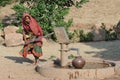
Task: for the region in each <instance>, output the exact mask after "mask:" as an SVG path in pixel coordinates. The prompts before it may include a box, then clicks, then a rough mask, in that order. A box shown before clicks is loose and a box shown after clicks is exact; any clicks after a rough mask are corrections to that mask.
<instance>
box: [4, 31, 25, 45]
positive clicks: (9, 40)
mask: <svg viewBox="0 0 120 80" xmlns="http://www.w3.org/2000/svg"><path fill="white" fill-rule="evenodd" d="M21 44H24V41H23V35H22V34H19V33H10V34H5V45H6V46H8V47H11V46H17V45H21Z"/></svg>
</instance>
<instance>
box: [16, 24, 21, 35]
mask: <svg viewBox="0 0 120 80" xmlns="http://www.w3.org/2000/svg"><path fill="white" fill-rule="evenodd" d="M16 32H17V33H21V34H22V26H19V29H18V30H17V31H16Z"/></svg>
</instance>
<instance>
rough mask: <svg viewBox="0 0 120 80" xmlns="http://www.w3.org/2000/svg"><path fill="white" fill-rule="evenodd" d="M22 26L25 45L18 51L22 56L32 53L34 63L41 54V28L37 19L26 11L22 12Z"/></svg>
mask: <svg viewBox="0 0 120 80" xmlns="http://www.w3.org/2000/svg"><path fill="white" fill-rule="evenodd" d="M22 26H23V39H24V41H25V45H24V47H23V49H22V50H21V51H20V52H19V53H20V55H22V56H23V57H24V58H26V57H27V54H33V56H34V58H35V62H34V64H35V65H36V64H37V63H38V61H39V57H40V56H42V49H41V46H42V36H43V32H42V29H41V27H40V26H39V25H38V23H37V21H36V20H35V19H34V18H33V17H32V16H30V15H29V14H28V13H25V14H23V17H22Z"/></svg>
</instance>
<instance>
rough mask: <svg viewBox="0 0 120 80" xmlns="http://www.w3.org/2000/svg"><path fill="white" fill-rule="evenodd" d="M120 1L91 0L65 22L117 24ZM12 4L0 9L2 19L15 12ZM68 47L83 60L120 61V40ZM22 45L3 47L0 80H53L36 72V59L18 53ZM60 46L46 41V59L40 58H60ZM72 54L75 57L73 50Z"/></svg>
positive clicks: (44, 52) (116, 79)
mask: <svg viewBox="0 0 120 80" xmlns="http://www.w3.org/2000/svg"><path fill="white" fill-rule="evenodd" d="M119 3H120V0H90V2H88V3H86V4H84V6H83V7H82V8H80V9H76V8H74V7H71V9H70V13H69V15H67V16H66V19H70V18H73V22H74V23H75V24H77V23H83V24H99V23H102V22H103V23H106V24H117V22H118V21H119V19H120V10H119V9H120V4H119ZM11 7H12V5H10V6H7V7H3V8H1V9H0V19H2V18H3V17H4V16H9V15H10V14H12V13H14V11H13V10H11V9H10V8H11ZM69 47H75V48H79V49H80V55H81V56H82V57H96V58H102V59H107V60H114V61H118V62H119V61H120V41H118V40H116V41H108V42H106V41H101V42H88V43H71V44H70V45H69ZM21 48H22V46H16V47H5V46H3V45H0V63H1V64H0V80H50V79H47V78H45V77H43V76H41V75H40V74H38V73H37V72H36V71H35V67H36V66H35V65H33V64H32V63H33V60H34V58H33V56H32V55H28V58H26V59H25V58H22V57H21V56H20V55H19V54H18V52H19V51H20V49H21ZM59 49H60V45H59V44H58V43H54V42H49V43H48V42H46V41H45V42H44V45H43V56H42V57H41V58H40V59H45V60H48V58H49V57H50V56H52V55H54V56H56V57H60V53H59ZM69 54H76V52H74V51H70V52H69ZM105 80H120V77H117V78H116V77H111V78H109V79H105Z"/></svg>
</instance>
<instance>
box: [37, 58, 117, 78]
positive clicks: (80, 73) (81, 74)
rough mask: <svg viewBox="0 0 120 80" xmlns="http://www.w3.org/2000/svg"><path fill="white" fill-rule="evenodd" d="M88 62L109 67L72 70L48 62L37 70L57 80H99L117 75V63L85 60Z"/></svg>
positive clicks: (40, 65)
mask: <svg viewBox="0 0 120 80" xmlns="http://www.w3.org/2000/svg"><path fill="white" fill-rule="evenodd" d="M85 60H86V62H94V63H108V64H110V66H109V67H106V68H96V69H72V68H71V69H70V68H58V67H57V68H56V67H54V63H53V62H52V61H47V62H45V63H40V64H39V65H38V66H37V67H36V70H37V72H39V73H40V74H41V75H43V76H45V77H47V78H52V79H55V80H56V79H57V80H73V79H77V80H80V79H86V80H97V79H104V78H108V77H111V76H113V75H115V74H116V72H118V71H117V69H118V67H116V66H117V63H115V62H113V61H107V60H102V59H85Z"/></svg>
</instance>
